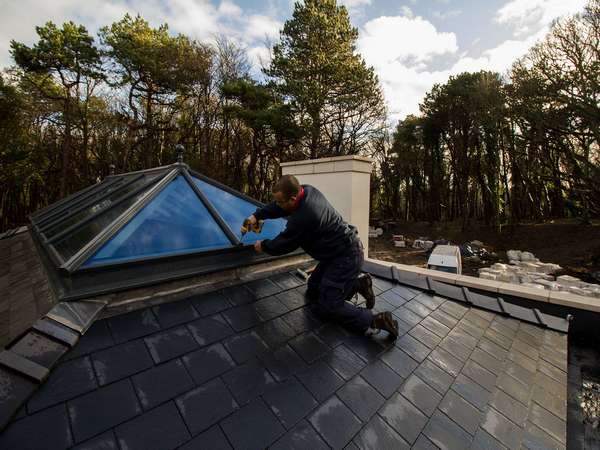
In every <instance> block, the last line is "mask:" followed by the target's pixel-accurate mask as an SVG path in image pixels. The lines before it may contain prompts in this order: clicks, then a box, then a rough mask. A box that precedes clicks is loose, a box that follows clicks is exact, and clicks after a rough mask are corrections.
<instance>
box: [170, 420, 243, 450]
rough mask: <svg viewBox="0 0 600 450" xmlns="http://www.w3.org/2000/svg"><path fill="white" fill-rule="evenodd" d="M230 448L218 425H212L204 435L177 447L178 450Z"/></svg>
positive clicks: (223, 449) (201, 434) (227, 449)
mask: <svg viewBox="0 0 600 450" xmlns="http://www.w3.org/2000/svg"><path fill="white" fill-rule="evenodd" d="M231 448H232V447H231V445H229V442H228V441H227V438H226V437H225V435H224V434H223V431H221V428H220V427H219V425H214V426H213V427H211V428H209V429H208V430H206V431H205V432H204V433H200V434H199V435H198V436H196V437H195V438H194V439H192V440H191V441H189V442H188V443H186V444H185V445H184V446H182V447H179V449H180V450H198V449H210V450H231Z"/></svg>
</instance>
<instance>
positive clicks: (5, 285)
mask: <svg viewBox="0 0 600 450" xmlns="http://www.w3.org/2000/svg"><path fill="white" fill-rule="evenodd" d="M0 255H1V257H0V294H1V295H0V347H2V348H4V346H5V345H6V344H8V342H10V341H11V340H12V339H14V338H15V337H17V336H18V335H20V334H21V333H22V332H23V331H25V330H27V328H29V327H30V326H31V325H32V324H33V323H34V322H35V321H36V320H37V319H39V318H40V317H42V316H43V315H44V314H46V313H47V312H48V310H50V308H52V306H53V305H55V304H56V303H57V300H56V296H55V295H54V293H53V291H52V288H51V286H50V282H49V280H48V278H47V276H46V271H45V270H44V267H43V264H42V261H41V260H40V257H39V255H38V252H37V249H36V247H35V244H34V242H33V240H32V239H31V235H30V234H29V232H28V231H27V229H26V228H25V227H22V228H19V229H18V230H11V231H10V232H6V233H3V234H2V235H0Z"/></svg>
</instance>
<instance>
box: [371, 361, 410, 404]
mask: <svg viewBox="0 0 600 450" xmlns="http://www.w3.org/2000/svg"><path fill="white" fill-rule="evenodd" d="M360 374H361V376H362V377H363V378H364V379H365V380H366V381H367V382H368V383H369V384H370V385H371V386H373V387H374V388H375V389H377V391H379V393H380V394H381V395H383V396H384V397H386V398H389V397H390V396H391V395H392V394H393V393H394V392H396V389H398V388H399V387H400V385H401V384H402V381H403V378H401V377H400V376H399V375H398V374H396V372H394V371H393V370H392V369H390V368H389V367H388V366H387V365H386V364H384V363H383V362H381V361H379V360H377V361H374V362H372V363H370V364H369V365H367V366H366V367H365V368H364V369H363V370H362V371H361V373H360Z"/></svg>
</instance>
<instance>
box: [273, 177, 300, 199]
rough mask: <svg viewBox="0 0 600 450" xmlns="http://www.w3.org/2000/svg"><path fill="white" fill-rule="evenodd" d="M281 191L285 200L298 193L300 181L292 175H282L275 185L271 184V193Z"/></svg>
mask: <svg viewBox="0 0 600 450" xmlns="http://www.w3.org/2000/svg"><path fill="white" fill-rule="evenodd" d="M276 192H281V193H282V194H283V196H284V197H285V199H286V200H289V199H290V198H292V197H293V196H294V195H298V192H300V182H299V181H298V178H296V177H295V176H294V175H283V176H282V177H281V178H280V179H279V181H278V182H277V183H275V186H273V193H276Z"/></svg>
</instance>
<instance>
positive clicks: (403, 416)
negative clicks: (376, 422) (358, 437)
mask: <svg viewBox="0 0 600 450" xmlns="http://www.w3.org/2000/svg"><path fill="white" fill-rule="evenodd" d="M379 415H380V416H381V417H382V418H383V419H384V420H385V421H386V422H387V423H388V424H389V425H390V426H391V427H392V428H394V430H396V432H397V433H398V434H400V435H401V436H402V437H403V438H404V440H406V441H407V442H408V443H409V444H412V443H414V442H415V440H416V439H417V437H418V436H419V433H421V430H422V429H423V427H424V426H425V424H426V423H427V416H425V415H424V414H423V413H422V412H421V411H419V410H418V409H417V408H416V407H415V406H414V405H413V404H412V403H410V402H409V401H408V400H407V399H406V398H404V397H403V396H402V395H400V394H398V393H396V394H394V395H393V396H392V397H391V398H390V399H389V400H388V401H387V402H385V404H384V405H383V407H382V408H381V409H380V411H379Z"/></svg>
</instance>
